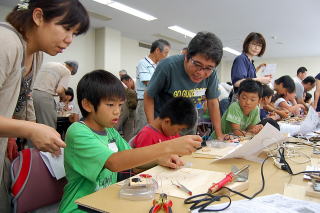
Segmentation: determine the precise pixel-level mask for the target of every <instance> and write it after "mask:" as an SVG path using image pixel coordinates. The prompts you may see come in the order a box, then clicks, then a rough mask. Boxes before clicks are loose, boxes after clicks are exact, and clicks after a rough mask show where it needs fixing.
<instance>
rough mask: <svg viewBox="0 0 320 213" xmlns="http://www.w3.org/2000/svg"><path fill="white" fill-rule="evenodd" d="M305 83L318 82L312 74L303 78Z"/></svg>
mask: <svg viewBox="0 0 320 213" xmlns="http://www.w3.org/2000/svg"><path fill="white" fill-rule="evenodd" d="M302 83H303V84H311V85H313V84H314V83H316V79H315V78H314V77H312V76H308V77H306V78H305V79H303V80H302Z"/></svg>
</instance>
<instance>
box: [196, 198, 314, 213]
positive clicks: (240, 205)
mask: <svg viewBox="0 0 320 213" xmlns="http://www.w3.org/2000/svg"><path fill="white" fill-rule="evenodd" d="M225 206H226V204H217V205H212V206H209V207H207V209H221V208H223V207H225ZM191 212H192V213H198V212H199V211H198V210H193V211H191ZM223 212H224V213H244V212H245V213H257V212H263V213H283V212H286V213H318V212H320V203H316V202H312V201H305V200H297V199H293V198H289V197H286V196H283V195H280V194H273V195H267V196H263V197H257V198H254V199H252V200H239V201H232V203H231V206H230V207H229V208H228V209H226V210H224V211H223Z"/></svg>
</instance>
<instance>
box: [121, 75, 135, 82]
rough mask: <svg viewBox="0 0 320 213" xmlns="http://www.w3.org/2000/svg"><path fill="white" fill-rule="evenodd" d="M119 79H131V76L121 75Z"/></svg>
mask: <svg viewBox="0 0 320 213" xmlns="http://www.w3.org/2000/svg"><path fill="white" fill-rule="evenodd" d="M120 80H121V81H129V80H132V78H131V77H130V75H127V74H125V75H122V76H121V78H120Z"/></svg>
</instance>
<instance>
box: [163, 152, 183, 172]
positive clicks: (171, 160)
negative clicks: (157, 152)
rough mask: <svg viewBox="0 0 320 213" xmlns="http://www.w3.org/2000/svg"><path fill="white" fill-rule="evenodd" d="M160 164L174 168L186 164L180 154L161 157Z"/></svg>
mask: <svg viewBox="0 0 320 213" xmlns="http://www.w3.org/2000/svg"><path fill="white" fill-rule="evenodd" d="M158 164H159V165H161V166H165V167H169V168H172V169H179V168H180V167H181V166H184V162H183V160H182V159H181V158H180V157H179V156H178V155H170V156H165V157H162V158H159V159H158Z"/></svg>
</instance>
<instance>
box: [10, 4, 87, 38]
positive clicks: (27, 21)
mask: <svg viewBox="0 0 320 213" xmlns="http://www.w3.org/2000/svg"><path fill="white" fill-rule="evenodd" d="M36 8H40V9H41V10H42V12H43V18H44V20H45V21H46V22H49V21H51V20H52V19H53V18H56V17H60V16H63V18H62V20H60V21H59V22H58V23H57V24H59V25H64V26H65V27H66V28H72V27H74V26H76V25H77V24H79V29H78V33H77V35H80V34H82V33H85V32H87V30H88V29H89V23H90V21H89V16H88V13H87V11H86V9H85V8H84V6H83V5H82V4H81V3H80V2H79V1H78V0H30V1H29V3H28V7H27V8H21V9H19V6H16V7H15V8H14V9H13V10H12V11H11V13H9V15H8V16H7V18H6V20H7V22H9V23H10V24H11V25H12V26H13V27H14V28H15V29H16V30H17V31H18V32H19V33H21V34H22V35H23V36H24V37H25V35H26V32H27V31H28V30H30V29H32V28H33V27H34V26H35V23H34V21H33V11H34V9H36Z"/></svg>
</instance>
